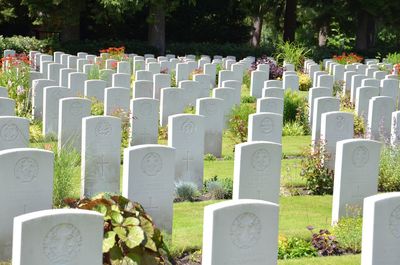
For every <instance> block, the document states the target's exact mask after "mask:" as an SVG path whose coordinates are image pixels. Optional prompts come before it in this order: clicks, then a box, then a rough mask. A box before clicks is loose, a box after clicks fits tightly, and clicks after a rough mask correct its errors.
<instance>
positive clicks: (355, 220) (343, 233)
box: [333, 216, 362, 254]
mask: <svg viewBox="0 0 400 265" xmlns="http://www.w3.org/2000/svg"><path fill="white" fill-rule="evenodd" d="M333 234H334V235H335V236H336V239H337V241H338V242H339V246H340V247H341V248H342V249H344V250H345V251H346V252H348V253H354V254H356V253H360V252H361V239H362V217H361V216H356V217H342V218H341V219H340V220H339V221H338V222H337V223H336V225H335V227H334V229H333Z"/></svg>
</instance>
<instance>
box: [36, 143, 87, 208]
mask: <svg viewBox="0 0 400 265" xmlns="http://www.w3.org/2000/svg"><path fill="white" fill-rule="evenodd" d="M41 148H42V149H46V150H49V151H52V152H53V153H54V179H53V206H54V207H56V208H57V207H62V206H64V199H66V198H70V197H73V196H77V194H74V192H75V184H76V183H74V179H77V178H76V177H77V176H80V170H81V167H80V166H81V164H80V163H81V157H80V154H79V153H78V152H77V151H76V150H75V149H74V148H72V147H68V146H65V147H64V148H63V149H61V151H59V150H58V148H57V144H56V143H53V144H48V143H47V144H46V143H43V144H42V146H41Z"/></svg>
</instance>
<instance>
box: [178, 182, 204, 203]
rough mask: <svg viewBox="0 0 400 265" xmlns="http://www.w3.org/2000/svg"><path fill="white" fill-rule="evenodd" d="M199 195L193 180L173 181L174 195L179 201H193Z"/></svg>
mask: <svg viewBox="0 0 400 265" xmlns="http://www.w3.org/2000/svg"><path fill="white" fill-rule="evenodd" d="M198 195H199V190H198V189H197V186H196V184H194V183H193V182H184V181H180V182H177V183H175V196H176V198H177V199H178V200H181V201H191V202H192V201H194V200H195V199H196V197H197V196H198Z"/></svg>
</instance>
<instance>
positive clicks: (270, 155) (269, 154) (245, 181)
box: [232, 141, 282, 204]
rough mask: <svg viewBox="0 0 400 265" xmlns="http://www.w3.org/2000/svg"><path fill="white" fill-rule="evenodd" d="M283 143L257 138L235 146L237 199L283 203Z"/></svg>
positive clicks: (234, 195) (234, 179)
mask: <svg viewBox="0 0 400 265" xmlns="http://www.w3.org/2000/svg"><path fill="white" fill-rule="evenodd" d="M281 154H282V145H281V144H278V143H272V142H268V141H254V142H247V143H241V144H237V145H236V146H235V168H234V177H233V197H232V198H233V199H234V200H238V199H256V200H263V201H269V202H273V203H276V204H279V191H280V176H281Z"/></svg>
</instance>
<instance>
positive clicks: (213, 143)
mask: <svg viewBox="0 0 400 265" xmlns="http://www.w3.org/2000/svg"><path fill="white" fill-rule="evenodd" d="M196 114H197V115H202V116H204V154H212V155H214V156H215V157H221V154H222V133H223V128H224V126H223V120H224V112H223V100H222V99H219V98H210V97H207V98H199V99H197V100H196Z"/></svg>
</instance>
